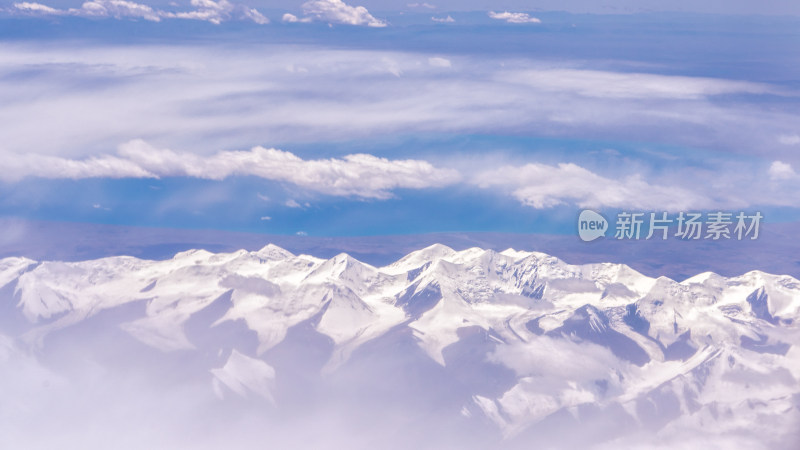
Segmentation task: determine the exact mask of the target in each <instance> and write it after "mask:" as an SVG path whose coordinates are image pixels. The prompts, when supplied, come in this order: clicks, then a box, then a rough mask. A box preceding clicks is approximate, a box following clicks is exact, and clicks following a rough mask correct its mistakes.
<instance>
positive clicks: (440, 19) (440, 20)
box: [431, 15, 456, 23]
mask: <svg viewBox="0 0 800 450" xmlns="http://www.w3.org/2000/svg"><path fill="white" fill-rule="evenodd" d="M431 20H432V21H434V22H437V23H453V22H455V21H456V19H453V18H452V17H450V16H449V15H448V16H447V17H431Z"/></svg>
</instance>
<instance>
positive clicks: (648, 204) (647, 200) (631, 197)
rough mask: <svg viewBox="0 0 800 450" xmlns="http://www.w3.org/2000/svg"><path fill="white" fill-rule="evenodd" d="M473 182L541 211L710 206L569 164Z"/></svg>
mask: <svg viewBox="0 0 800 450" xmlns="http://www.w3.org/2000/svg"><path fill="white" fill-rule="evenodd" d="M475 182H476V183H477V184H478V185H479V186H481V187H484V188H487V187H492V186H499V187H506V188H509V189H510V190H511V193H512V195H513V196H514V197H515V198H516V199H518V200H519V201H520V202H521V203H523V204H525V205H528V206H531V207H533V208H540V209H541V208H551V207H553V206H557V205H561V204H575V205H578V206H580V207H582V208H590V207H593V208H605V207H612V208H638V209H653V208H660V209H667V210H673V211H675V210H681V209H688V208H701V207H710V206H711V205H712V204H713V202H712V201H711V200H710V199H709V198H706V197H704V196H703V195H702V194H699V193H696V192H694V191H692V190H689V189H684V188H680V187H676V186H659V185H653V184H650V183H648V182H647V181H645V180H644V179H643V178H642V177H641V176H639V175H631V176H629V177H626V178H624V179H612V178H609V177H604V176H601V175H598V174H597V173H594V172H591V171H589V170H587V169H585V168H583V167H580V166H578V165H576V164H572V163H562V164H558V165H556V166H551V165H547V164H538V163H532V164H525V165H523V166H505V167H501V168H498V169H493V170H489V171H486V172H483V173H481V174H480V175H479V176H478V177H477V178H476V179H475Z"/></svg>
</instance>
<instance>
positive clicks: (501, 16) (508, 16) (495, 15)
mask: <svg viewBox="0 0 800 450" xmlns="http://www.w3.org/2000/svg"><path fill="white" fill-rule="evenodd" d="M489 17H491V18H492V19H497V20H505V21H506V22H508V23H542V21H541V20H539V19H538V18H536V17H531V16H529V15H528V14H527V13H520V12H508V11H504V12H494V11H489Z"/></svg>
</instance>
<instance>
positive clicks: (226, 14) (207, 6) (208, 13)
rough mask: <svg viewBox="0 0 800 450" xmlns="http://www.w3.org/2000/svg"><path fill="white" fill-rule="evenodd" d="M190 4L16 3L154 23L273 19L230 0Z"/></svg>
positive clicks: (106, 0) (116, 0)
mask: <svg viewBox="0 0 800 450" xmlns="http://www.w3.org/2000/svg"><path fill="white" fill-rule="evenodd" d="M190 4H191V6H192V8H193V9H192V10H189V11H162V10H158V9H154V8H152V7H151V6H148V5H145V4H141V3H136V2H132V1H128V0H90V1H86V2H84V3H83V4H82V5H81V7H80V8H69V9H57V8H53V7H51V6H47V5H44V4H41V3H35V2H21V3H14V8H15V9H16V11H17V12H19V13H24V14H31V15H56V16H77V17H113V18H116V19H122V18H131V19H144V20H149V21H152V22H159V21H161V19H165V18H166V19H191V20H204V21H208V22H211V23H214V24H220V23H222V22H224V21H227V20H231V19H236V20H250V21H253V22H255V23H257V24H259V25H263V24H266V23H269V19H267V18H266V17H265V16H264V15H263V14H261V13H260V12H259V11H258V10H256V9H255V8H250V7H247V6H244V5H238V4H233V3H231V2H229V1H228V0H218V1H214V0H191V2H190Z"/></svg>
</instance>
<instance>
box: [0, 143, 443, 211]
mask: <svg viewBox="0 0 800 450" xmlns="http://www.w3.org/2000/svg"><path fill="white" fill-rule="evenodd" d="M0 158H2V165H3V167H4V168H6V170H4V171H3V173H2V174H1V175H0V178H1V179H3V180H4V181H7V182H14V181H17V180H19V179H21V178H24V177H28V176H32V177H41V178H69V179H83V178H159V177H191V178H202V179H210V180H222V179H225V178H228V177H232V176H255V177H259V178H263V179H266V180H271V181H277V182H284V183H290V184H292V185H295V186H298V187H300V188H303V189H306V190H308V191H312V192H318V193H323V194H326V195H333V196H345V197H362V198H375V199H386V198H390V197H391V196H392V191H393V190H395V189H425V188H431V187H441V186H446V185H449V184H452V183H454V182H456V181H458V180H459V174H458V172H456V171H455V170H452V169H439V168H436V167H434V166H433V165H431V164H430V163H428V162H426V161H420V160H413V159H407V160H389V159H386V158H379V157H376V156H373V155H367V154H353V155H346V156H344V157H343V158H340V159H339V158H330V159H318V160H304V159H301V158H299V157H297V156H296V155H294V154H292V153H290V152H286V151H282V150H277V149H267V148H264V147H255V148H253V149H251V150H249V151H223V152H218V153H216V154H213V155H209V156H201V155H197V154H193V153H188V152H176V151H172V150H169V149H159V148H156V147H153V146H152V145H150V144H148V143H146V142H144V141H142V140H134V141H131V142H128V143H126V144H123V145H121V146H120V148H119V151H118V154H117V155H101V156H96V157H92V158H87V159H81V160H76V159H67V158H60V157H54V156H42V155H36V154H28V155H19V156H10V155H4V157H0Z"/></svg>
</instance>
